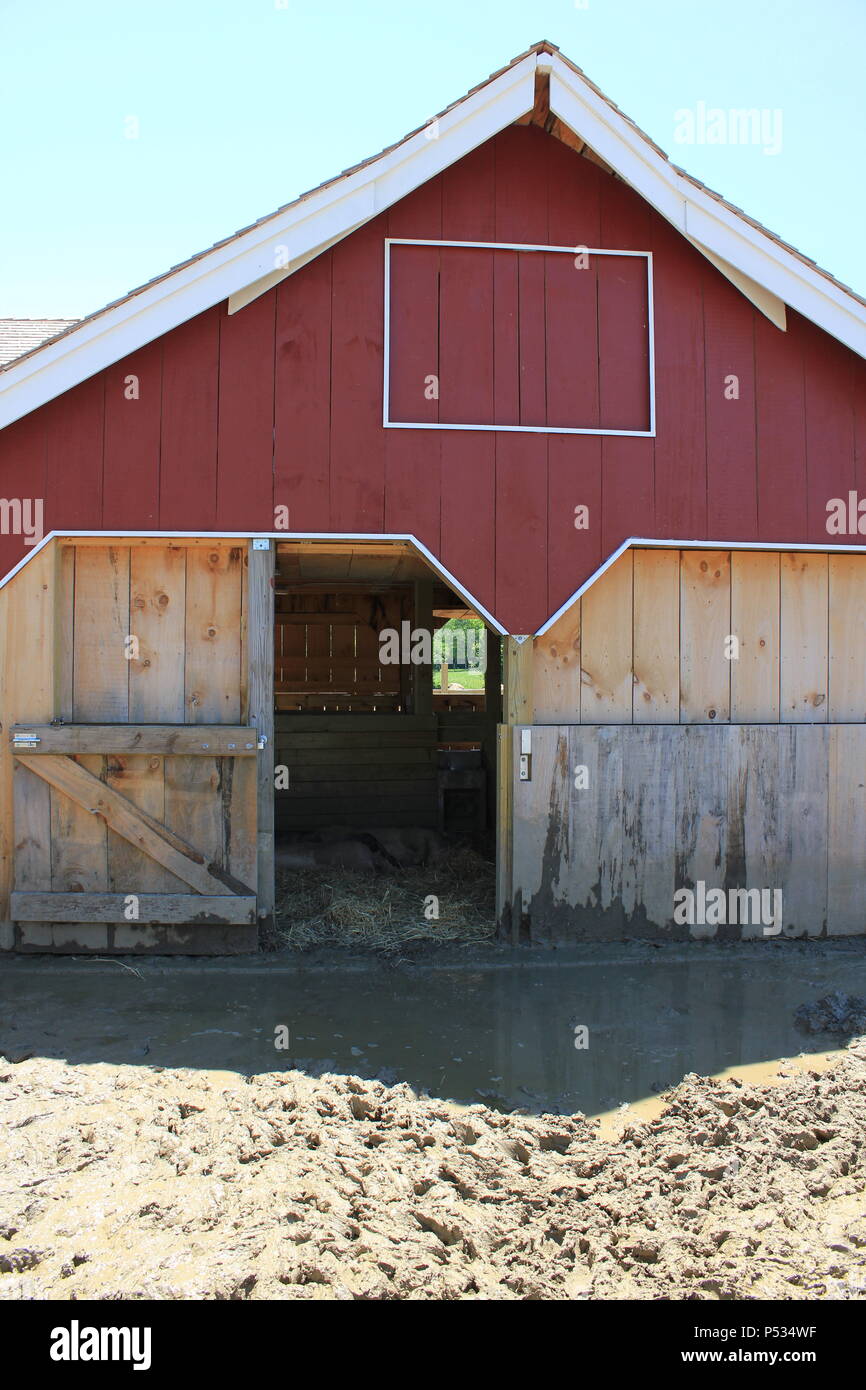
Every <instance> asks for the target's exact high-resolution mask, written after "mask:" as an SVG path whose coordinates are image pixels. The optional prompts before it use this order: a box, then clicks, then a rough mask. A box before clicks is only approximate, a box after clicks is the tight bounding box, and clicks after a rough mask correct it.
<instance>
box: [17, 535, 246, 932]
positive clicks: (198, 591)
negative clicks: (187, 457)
mask: <svg viewBox="0 0 866 1390" xmlns="http://www.w3.org/2000/svg"><path fill="white" fill-rule="evenodd" d="M246 572H247V558H246V546H245V545H239V544H238V543H237V542H234V543H228V542H222V543H220V542H218V541H216V542H215V541H214V540H210V539H209V540H207V541H195V540H193V541H190V542H184V543H178V542H175V543H168V542H166V541H150V542H148V541H141V540H140V541H137V542H135V543H134V544H132V545H124V544H122V543H120V544H114V545H112V544H106V543H104V542H101V543H100V542H94V541H93V540H89V541H84V542H81V543H79V544H77V545H72V544H62V543H61V542H58V541H54V542H52V543H51V544H50V545H49V546H48V547H46V548H45V549H44V550H43V551H42V552H41V553H40V554H39V555H37V556H35V557H34V558H33V560H32V561H30V563H28V564H27V565H26V566H25V568H24V569H23V570H22V571H21V573H20V574H19V575H17V576H15V578H14V579H13V580H12V581H11V582H10V583H9V584H8V585H7V586H6V587H5V588H4V589H3V590H2V591H0V721H2V726H3V727H2V734H0V922H5V924H6V925H5V927H4V931H5V939H4V943H3V944H5V945H7V946H8V945H10V944H11V940H10V934H11V928H10V927H9V924H8V914H9V907H8V904H9V894H10V890H11V887H12V884H13V877H15V878H16V886H18V887H20V886H22V885H21V884H20V883H19V882H18V881H17V880H18V878H20V876H21V856H22V854H23V853H24V851H23V850H22V849H21V847H20V846H19V847H18V849H17V850H16V845H15V841H16V840H20V839H21V836H20V834H18V829H17V827H14V826H13V815H12V808H13V763H14V761H15V760H14V759H13V757H12V754H11V749H10V745H9V730H10V729H11V727H12V726H13V725H15V724H18V723H21V724H34V723H46V724H47V723H49V722H50V721H52V720H54V719H62V720H63V721H64V722H66V723H72V724H91V725H93V724H96V725H110V724H127V723H128V724H153V725H159V724H166V725H179V724H195V725H219V724H223V725H238V724H240V723H243V722H245V721H246V720H247V719H248V717H249V710H248V708H247V707H248V704H249V700H248V691H247V682H248V665H247V658H246V612H245V610H246V588H247V585H246ZM130 636H133V637H134V638H135V639H136V640H137V642H138V644H139V645H138V648H137V649H135V650H133V651H132V652H131V653H130V657H131V659H130V657H128V656H127V651H126V648H127V644H128V642H129V638H130ZM78 761H79V762H80V763H81V764H82V765H83V766H85V767H86V768H87V769H88V770H89V771H90V772H92V773H93V774H94V775H95V776H98V777H99V778H100V779H101V780H102V781H104V782H105V783H106V785H107V786H109V787H112V788H113V789H115V790H116V791H118V792H120V794H121V795H122V796H123V797H125V798H126V799H128V800H129V801H131V802H132V803H133V804H134V805H136V806H138V807H140V808H141V809H142V810H143V811H146V812H147V813H148V814H150V815H152V816H154V817H156V818H157V819H158V820H160V821H164V822H165V824H166V825H167V826H168V827H169V828H171V829H173V830H174V831H175V832H176V833H177V834H178V835H180V836H181V837H183V838H184V839H190V838H191V839H192V841H193V842H195V843H198V844H199V846H200V847H201V848H202V849H203V850H204V851H205V854H206V857H207V858H208V861H209V862H211V861H212V862H213V863H214V864H215V865H217V866H218V867H219V868H220V869H222V870H224V871H225V872H227V873H231V874H232V875H233V876H235V877H236V878H237V879H239V880H241V881H242V882H244V883H247V884H250V885H252V890H253V892H255V885H256V796H255V785H256V773H257V769H256V760H255V759H254V758H253V759H237V760H236V767H235V770H234V774H233V782H234V790H233V793H232V807H231V819H232V824H231V828H230V829H227V828H226V823H225V819H224V818H223V817H220V816H218V815H216V814H215V812H214V796H209V795H200V794H199V793H200V792H201V791H202V790H203V789H204V791H207V790H208V789H211V790H213V789H215V788H216V789H218V786H219V784H220V783H221V781H222V774H221V769H220V767H219V763H220V759H218V758H208V757H183V756H171V757H165V758H162V757H155V756H140V757H136V756H132V755H127V754H123V755H111V756H105V755H94V756H89V755H88V756H82V757H80V758H79V759H78ZM22 772H23V773H24V775H26V776H30V774H28V773H26V772H25V770H24V769H22V768H20V767H19V769H18V773H17V774H15V775H19V774H20V773H22ZM39 786H40V787H43V788H44V791H45V795H46V796H47V795H48V788H47V787H44V784H39ZM214 795H216V792H214ZM19 800H20V799H19ZM50 835H51V854H50V862H51V882H50V884H40V885H38V886H42V887H45V888H48V887H51V888H52V889H66V890H69V891H94V892H98V891H114V890H115V884H121V885H127V884H132V886H133V887H134V888H135V889H136V891H138V890H140V891H142V892H157V893H158V892H170V891H176V890H177V889H178V888H179V887H180V888H182V887H183V885H179V884H177V883H176V882H175V881H174V880H173V879H172V876H171V875H170V874H169V873H168V872H167V871H166V870H165V869H161V868H160V867H159V866H157V865H154V864H153V863H151V862H150V861H149V860H147V859H146V857H145V856H144V855H143V854H142V853H140V852H139V851H138V850H137V849H134V848H133V847H132V846H130V845H129V844H128V843H127V842H126V841H125V840H122V839H121V838H120V837H118V836H117V835H116V834H115V833H114V832H113V831H112V830H110V829H109V828H108V827H107V826H106V824H105V823H104V821H103V820H102V818H101V817H99V816H93V815H90V814H88V813H87V811H86V810H84V809H83V808H82V807H79V806H76V805H74V804H73V803H71V802H69V801H66V800H64V799H63V798H61V797H58V796H57V795H56V794H55V792H54V790H53V789H52V790H51V800H50ZM16 853H17V854H18V858H19V864H18V874H17V876H16V873H15V862H14V861H15V857H16ZM123 891H126V888H125V887H124V888H123ZM52 930H53V931H54V932H55V934H56V932H57V931H59V930H60V929H59V928H56V929H52ZM48 944H51V943H48ZM54 944H57V943H54Z"/></svg>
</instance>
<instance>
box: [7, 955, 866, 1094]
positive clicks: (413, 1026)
mask: <svg viewBox="0 0 866 1390" xmlns="http://www.w3.org/2000/svg"><path fill="white" fill-rule="evenodd" d="M79 964H80V968H76V969H70V968H69V966H68V965H67V966H66V967H65V968H64V969H62V970H52V968H51V966H50V965H45V964H44V963H39V962H34V963H33V964H32V966H31V965H29V964H28V965H26V966H25V965H24V964H23V963H18V962H16V969H14V970H12V971H8V972H2V971H0V1051H2V1052H3V1053H4V1054H5V1055H7V1056H10V1057H12V1058H16V1057H21V1056H23V1055H25V1054H28V1053H30V1054H33V1055H37V1056H39V1055H45V1056H53V1057H62V1058H65V1059H67V1060H68V1061H70V1062H74V1063H80V1062H85V1063H86V1062H114V1063H127V1064H132V1065H141V1066H159V1067H171V1068H175V1067H192V1068H196V1069H200V1070H207V1071H212V1072H228V1073H234V1074H236V1075H237V1074H241V1075H250V1074H252V1073H255V1072H262V1071H275V1070H284V1069H287V1068H291V1067H300V1068H302V1069H306V1070H330V1071H337V1072H341V1073H354V1074H360V1075H362V1076H377V1075H378V1076H380V1077H381V1078H382V1079H383V1080H386V1081H388V1082H398V1081H406V1082H408V1083H409V1084H410V1085H411V1086H413V1087H414V1088H416V1089H420V1090H427V1091H429V1092H430V1093H431V1094H432V1095H436V1096H442V1097H446V1098H448V1099H451V1100H456V1101H458V1102H461V1103H463V1104H471V1103H473V1102H476V1101H484V1102H485V1103H486V1104H489V1105H493V1106H496V1107H498V1108H502V1109H515V1108H525V1109H527V1110H530V1111H538V1110H549V1111H554V1112H558V1113H572V1112H573V1111H576V1110H582V1111H583V1112H584V1113H586V1114H590V1115H603V1116H607V1115H608V1114H610V1113H611V1112H616V1111H617V1107H619V1106H621V1105H622V1104H623V1103H626V1102H628V1103H630V1104H631V1105H632V1110H631V1111H630V1112H629V1119H633V1118H635V1117H636V1115H637V1113H638V1107H637V1105H636V1104H635V1103H636V1102H639V1101H642V1102H645V1104H646V1105H647V1106H648V1107H650V1110H649V1111H648V1113H651V1111H652V1107H653V1106H655V1105H659V1104H660V1102H659V1100H658V1096H659V1093H660V1092H662V1091H664V1090H666V1089H667V1088H668V1087H669V1086H671V1085H674V1084H676V1083H677V1082H678V1081H679V1080H681V1079H682V1077H683V1075H684V1074H685V1073H686V1072H690V1071H695V1072H699V1073H701V1074H704V1075H718V1074H724V1073H726V1072H733V1074H736V1075H739V1076H745V1075H746V1074H747V1071H748V1069H749V1068H753V1067H755V1066H757V1067H759V1068H764V1069H769V1070H770V1071H772V1070H774V1069H775V1068H776V1067H777V1065H778V1064H777V1062H775V1061H774V1060H773V1059H777V1058H780V1057H793V1056H796V1054H798V1053H807V1054H810V1058H811V1055H814V1054H817V1053H819V1052H820V1051H821V1050H823V1049H826V1048H827V1047H828V1045H836V1043H837V1040H836V1039H831V1038H828V1037H827V1036H826V1035H818V1036H815V1037H808V1036H804V1035H803V1034H801V1033H799V1032H798V1031H797V1030H796V1029H795V1028H794V1025H793V1016H794V1011H795V1009H796V1008H797V1006H798V1005H799V1004H801V1003H803V1002H806V1001H810V1000H814V999H816V998H818V997H819V996H820V995H822V994H826V993H827V992H828V991H829V990H833V989H841V990H844V991H845V992H846V993H851V994H860V995H864V994H866V955H862V954H859V955H858V954H849V955H840V954H839V953H835V954H834V953H831V952H828V953H827V955H826V956H822V955H820V953H818V952H817V951H816V953H814V954H799V953H798V954H794V953H793V952H792V953H791V954H787V953H784V952H772V953H768V954H767V955H766V957H764V958H758V959H756V958H755V957H754V956H753V955H750V954H749V953H747V952H744V954H743V956H742V957H741V958H738V957H737V956H736V955H735V954H733V953H728V954H726V955H724V956H723V957H718V956H717V957H713V956H712V954H711V953H710V952H709V951H707V950H701V951H696V952H695V954H694V955H693V956H691V955H688V956H686V957H685V958H684V957H683V956H682V954H679V955H677V957H676V958H674V957H673V956H671V955H670V954H668V953H667V952H666V951H665V950H660V951H653V952H652V955H651V956H649V955H648V954H647V952H646V951H645V950H642V949H639V948H635V949H634V951H633V952H630V950H629V949H628V948H617V953H616V960H615V961H612V960H607V961H606V960H605V959H603V958H599V955H598V953H597V952H595V953H588V955H587V957H586V959H583V960H581V959H574V958H571V959H569V960H568V961H566V960H563V961H562V963H560V962H559V961H558V960H557V962H556V963H555V964H547V965H544V966H535V965H515V966H514V967H508V968H503V967H502V966H501V965H499V966H486V965H478V966H477V968H476V967H475V966H469V967H467V966H463V967H460V968H456V967H455V968H454V969H451V968H450V967H449V968H437V969H427V968H424V967H423V966H422V967H413V968H412V969H406V970H402V969H394V968H385V967H378V968H371V969H364V970H358V969H354V970H352V969H347V968H341V967H336V966H335V968H334V969H333V970H328V971H323V970H322V971H309V972H307V971H300V970H297V969H283V968H281V967H280V966H279V965H278V966H276V967H274V968H272V969H269V970H266V971H265V970H255V971H253V970H244V969H243V968H241V967H235V968H229V967H227V966H226V965H225V964H224V963H220V965H219V967H218V968H213V969H209V968H207V967H204V968H202V969H201V970H198V971H195V972H193V971H189V970H183V969H178V970H177V971H176V972H172V970H171V968H170V967H165V968H163V969H161V970H160V971H159V973H157V972H150V971H149V970H148V969H146V968H143V969H142V971H141V976H140V977H139V976H138V975H136V974H133V973H132V972H130V971H126V970H124V971H120V970H117V971H116V973H115V972H108V971H106V969H105V967H104V966H101V967H94V966H93V965H90V964H88V962H86V961H81V962H80V963H79ZM280 1028H283V1029H284V1030H286V1032H287V1034H288V1039H289V1046H288V1047H287V1048H285V1049H279V1048H278V1047H276V1046H275V1041H276V1040H277V1038H278V1032H277V1030H279V1029H280ZM580 1028H586V1029H587V1030H588V1034H587V1038H586V1041H587V1043H588V1046H587V1047H586V1048H579V1047H576V1046H575V1042H576V1040H579V1035H578V1034H577V1033H576V1030H578V1029H580Z"/></svg>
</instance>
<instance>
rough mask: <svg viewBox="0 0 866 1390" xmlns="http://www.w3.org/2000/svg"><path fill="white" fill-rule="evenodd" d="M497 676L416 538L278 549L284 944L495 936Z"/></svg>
mask: <svg viewBox="0 0 866 1390" xmlns="http://www.w3.org/2000/svg"><path fill="white" fill-rule="evenodd" d="M501 671H502V655H501V638H500V636H499V634H498V633H497V632H496V631H495V630H493V628H492V627H491V625H490V624H489V623H488V622H487V621H486V620H485V618H484V617H483V616H482V615H481V614H480V613H479V612H478V611H477V610H476V609H475V608H474V607H473V606H472V603H471V600H470V599H469V598H468V597H467V596H466V595H464V594H463V593H461V592H459V591H458V589H457V588H456V587H454V586H453V585H452V584H450V583H448V582H447V581H446V579H445V577H444V576H443V575H442V574H441V573H439V572H438V571H437V570H436V569H435V568H434V567H433V566H432V565H431V564H430V563H429V561H428V560H427V559H426V558H425V556H424V555H423V554H422V553H421V552H420V551H419V550H418V549H417V548H416V547H415V546H414V545H412V544H411V543H409V542H405V541H381V540H377V541H370V542H363V541H341V540H333V541H332V540H311V541H298V540H292V541H288V540H287V541H285V542H282V541H281V542H278V543H277V546H276V569H275V619H274V705H275V710H274V755H275V814H274V821H275V856H274V859H275V903H276V933H277V944H278V945H289V946H295V947H301V948H315V947H317V946H325V945H343V946H349V947H355V948H357V949H365V950H367V949H374V950H381V951H383V952H392V951H399V950H401V949H403V948H404V947H405V946H406V944H407V943H408V942H410V941H415V942H418V941H437V940H438V941H458V940H461V941H463V940H476V939H478V940H480V939H484V938H485V937H489V936H492V934H493V931H494V918H495V903H494V878H495V863H494V859H495V849H494V846H495V832H496V826H495V815H496V805H497V795H496V736H497V725H498V724H499V723H500V721H501V718H502V674H501Z"/></svg>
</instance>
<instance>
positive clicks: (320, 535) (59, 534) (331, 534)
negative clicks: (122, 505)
mask: <svg viewBox="0 0 866 1390" xmlns="http://www.w3.org/2000/svg"><path fill="white" fill-rule="evenodd" d="M76 536H78V537H80V538H81V539H99V540H104V541H105V544H106V545H110V544H111V542H112V541H115V540H119V541H129V540H150V539H154V540H179V541H189V540H211V539H213V540H215V541H216V540H222V541H249V540H253V539H260V540H269V541H283V542H284V541H345V542H346V543H347V544H356V545H359V546H363V545H375V544H376V543H380V542H382V541H393V542H395V543H399V544H400V545H411V546H414V548H415V550H416V551H417V552H418V554H419V555H420V556H422V558H423V559H425V560H426V561H427V563H428V565H430V567H431V569H433V570H435V572H436V573H437V574H438V575H439V577H440V578H441V579H443V580H444V581H445V583H446V584H447V585H448V587H449V589H453V590H454V591H455V593H458V594H460V595H462V597H463V598H464V599H465V600H466V602H467V605H468V606H469V607H470V608H471V609H472V611H473V612H474V613H477V614H478V616H479V617H480V618H483V619H484V621H485V622H486V623H488V624H489V625H490V627H492V628H493V630H494V632H498V633H499V635H500V637H506V636H507V635H508V634H507V629H506V628H504V627H503V626H502V624H501V623H500V622H499V620H498V619H497V618H494V616H493V614H492V613H491V612H490V610H489V609H488V608H485V606H484V604H483V603H479V601H478V599H477V598H476V597H475V595H474V594H472V593H470V591H469V590H468V589H467V588H466V587H465V585H463V584H461V583H460V580H459V579H457V578H456V576H455V575H453V574H452V573H451V571H450V570H448V569H446V568H445V566H444V565H443V564H442V561H441V560H439V559H437V558H436V556H435V555H434V554H433V551H432V550H430V549H429V548H428V547H427V546H426V545H425V544H424V542H423V541H419V540H418V538H417V536H413V535H412V533H411V531H377V532H371V531H63V530H60V531H49V533H48V535H47V536H43V537H42V540H41V541H39V543H38V544H37V545H34V547H33V549H32V550H30V551H29V552H28V554H26V555H25V556H23V558H22V559H20V560H19V561H18V564H17V565H15V566H13V568H12V569H11V570H10V571H9V573H8V574H5V575H4V576H3V578H2V579H0V589H3V588H4V587H5V586H6V585H7V584H8V583H9V581H10V579H14V577H15V575H16V574H18V573H19V572H20V571H21V570H22V569H23V568H24V566H25V565H26V564H28V563H29V562H30V561H31V560H32V559H33V557H34V555H38V554H39V552H40V550H44V548H45V546H46V545H48V544H49V543H50V542H51V541H54V540H59V539H61V538H62V539H63V540H66V539H67V538H69V539H70V540H74V539H75V538H76ZM336 582H339V581H336Z"/></svg>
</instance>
